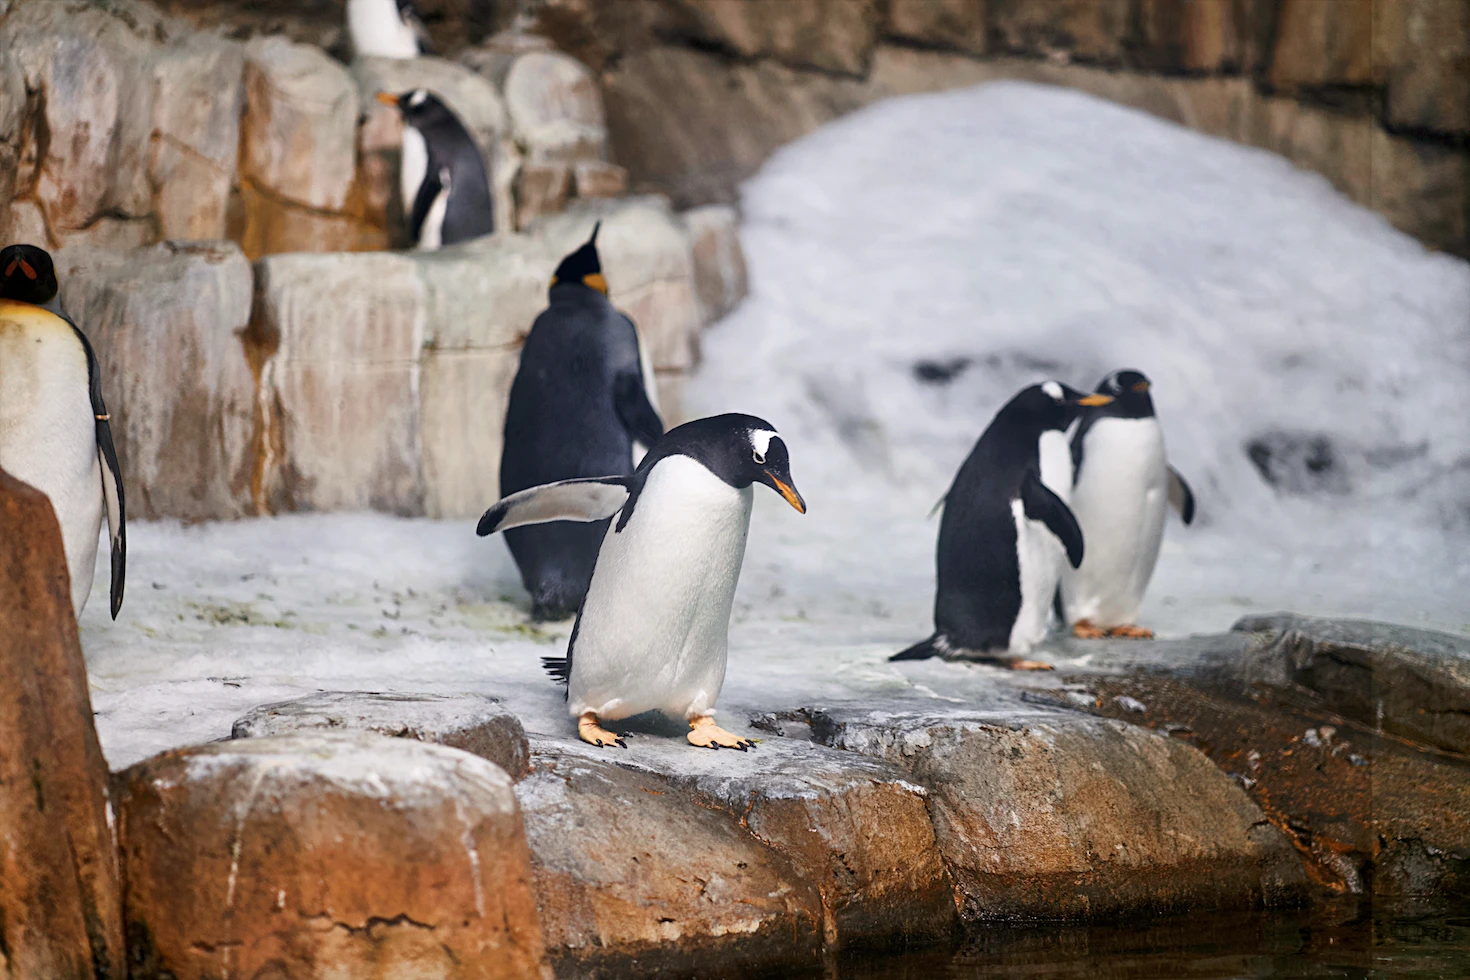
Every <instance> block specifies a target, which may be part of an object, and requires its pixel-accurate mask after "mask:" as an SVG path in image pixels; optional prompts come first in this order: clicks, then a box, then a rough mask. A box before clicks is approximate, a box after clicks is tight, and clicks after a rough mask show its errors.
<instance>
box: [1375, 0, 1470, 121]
mask: <svg viewBox="0 0 1470 980" xmlns="http://www.w3.org/2000/svg"><path fill="white" fill-rule="evenodd" d="M1374 12H1375V14H1377V19H1376V21H1375V23H1374V32H1373V46H1374V51H1375V60H1377V61H1380V62H1382V63H1386V64H1387V65H1388V75H1387V79H1386V81H1387V83H1388V120H1389V122H1391V123H1393V124H1394V125H1395V126H1405V127H1410V128H1413V129H1427V130H1433V131H1435V132H1440V133H1460V134H1464V133H1470V4H1466V3H1464V2H1463V0H1398V2H1396V3H1380V4H1379V5H1378V6H1377V7H1376V8H1375V11H1374Z"/></svg>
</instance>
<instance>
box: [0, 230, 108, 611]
mask: <svg viewBox="0 0 1470 980" xmlns="http://www.w3.org/2000/svg"><path fill="white" fill-rule="evenodd" d="M56 291H57V283H56V268H55V266H54V265H53V264H52V262H51V256H49V255H47V254H46V252H44V251H43V250H41V249H39V248H36V247H35V246H34V245H11V246H9V247H8V248H6V249H4V250H3V251H0V469H4V470H6V471H7V472H9V473H10V475H12V476H14V477H15V478H16V479H19V480H23V481H25V482H26V483H29V484H30V485H31V486H33V487H35V488H36V489H38V490H40V491H41V492H42V493H44V494H46V496H47V497H49V498H51V507H52V509H53V510H55V511H56V520H57V522H58V523H59V524H60V525H61V537H62V542H63V545H64V547H65V549H66V567H67V570H68V572H69V573H70V575H71V601H72V608H73V609H74V610H75V612H76V613H77V615H81V612H82V607H83V606H85V605H86V604H87V597H88V595H90V594H91V592H92V572H93V570H94V569H95V568H96V564H97V534H98V532H99V531H100V530H101V527H102V514H103V512H104V511H106V513H107V525H108V527H109V528H110V529H111V533H112V618H113V619H116V618H117V611H118V609H119V608H121V606H122V599H123V579H124V574H125V570H126V566H127V554H128V541H127V532H126V529H125V527H124V518H123V513H124V512H123V486H122V477H121V473H122V471H121V469H119V467H118V465H117V450H116V449H115V448H113V445H112V428H111V426H110V425H109V424H108V414H107V406H106V405H105V404H103V401H102V378H101V371H100V370H99V368H98V364H97V355H96V354H95V353H94V352H93V351H92V345H91V343H89V342H88V340H87V337H86V335H85V334H83V333H82V331H81V330H80V329H78V327H77V325H76V324H75V323H73V322H72V321H71V318H70V317H67V316H66V315H65V314H64V313H59V312H52V310H51V309H47V308H46V306H45V304H51V305H52V306H53V307H55V304H54V303H53V301H54V300H55V298H56ZM57 309H58V310H59V308H57Z"/></svg>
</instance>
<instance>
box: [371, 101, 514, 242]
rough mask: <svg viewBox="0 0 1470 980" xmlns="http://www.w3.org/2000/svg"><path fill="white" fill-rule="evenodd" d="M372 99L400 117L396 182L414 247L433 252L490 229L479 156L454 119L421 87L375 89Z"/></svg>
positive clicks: (490, 205)
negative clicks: (395, 90) (398, 92)
mask: <svg viewBox="0 0 1470 980" xmlns="http://www.w3.org/2000/svg"><path fill="white" fill-rule="evenodd" d="M378 101H379V102H381V103H383V104H384V105H391V106H397V107H398V111H399V112H400V113H402V115H403V152H402V160H401V163H400V169H399V180H400V188H401V190H402V193H403V207H404V209H405V210H406V211H407V215H408V231H409V235H410V237H412V239H413V241H414V247H415V248H419V249H424V250H433V249H437V248H439V247H441V246H444V245H454V244H457V243H459V242H467V241H469V240H470V239H472V238H479V237H481V236H482V235H488V234H490V233H491V232H493V231H494V230H495V205H494V201H493V199H492V198H491V195H490V178H489V176H488V175H487V174H486V170H485V160H484V158H483V157H481V155H480V148H479V146H477V145H476V144H475V140H474V137H472V136H471V135H470V133H469V130H467V129H466V128H465V125H464V123H462V122H460V120H459V117H458V116H456V115H455V114H454V112H453V111H452V110H451V109H450V108H449V107H448V106H447V105H445V104H444V103H443V102H442V101H441V100H440V99H439V98H438V97H437V96H435V95H434V94H433V93H431V92H429V91H428V90H427V89H421V88H416V89H414V90H412V91H410V92H404V93H402V94H401V95H394V94H392V93H391V92H379V93H378Z"/></svg>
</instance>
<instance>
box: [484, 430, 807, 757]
mask: <svg viewBox="0 0 1470 980" xmlns="http://www.w3.org/2000/svg"><path fill="white" fill-rule="evenodd" d="M753 483H764V484H765V485H766V486H768V487H770V488H771V489H773V490H775V491H776V492H777V493H779V494H780V495H781V496H782V497H784V498H785V499H786V502H787V503H789V504H790V505H791V506H792V507H795V508H796V509H797V510H798V511H799V512H801V513H803V514H804V513H806V504H805V503H804V502H803V501H802V499H801V495H800V494H799V493H797V492H796V488H795V487H794V486H793V485H792V481H791V468H790V461H789V458H788V456H787V451H786V444H785V443H784V442H783V441H782V440H781V437H780V436H779V435H777V434H776V430H775V429H773V428H772V427H771V424H770V423H769V422H767V421H765V420H764V419H758V418H755V417H754V416H750V415H717V416H714V417H712V418H706V419H699V420H697V421H694V422H688V423H685V424H684V425H681V426H678V427H677V428H674V429H671V430H670V431H669V433H668V434H667V435H665V436H664V437H663V439H661V440H660V441H659V442H658V443H657V444H656V445H655V446H654V447H653V448H652V449H651V450H649V452H648V454H647V455H646V456H644V457H643V462H642V463H640V464H639V465H638V469H637V470H636V471H635V472H634V473H633V474H632V475H631V476H607V477H602V478H600V479H590V480H565V481H562V482H560V483H553V484H549V485H547V486H542V487H532V488H531V489H529V490H522V491H521V492H520V493H514V494H511V495H510V496H508V497H506V498H505V499H504V500H501V501H500V502H499V503H497V504H496V505H495V506H494V507H491V508H490V509H489V510H487V511H486V512H485V516H484V517H482V518H480V526H479V528H478V533H479V534H481V535H485V534H490V533H492V532H495V531H499V530H503V529H505V528H513V527H519V526H521V525H524V524H536V523H540V522H543V521H568V520H571V521H606V520H608V519H610V518H612V517H613V516H614V515H617V519H616V520H615V521H613V522H612V523H611V525H610V527H609V529H608V530H607V532H606V534H605V535H604V536H603V539H602V548H601V550H600V551H599V552H598V555H597V568H596V570H595V571H594V572H593V574H592V585H591V588H589V589H588V590H587V601H586V602H584V603H583V604H582V610H581V612H580V613H579V614H578V615H577V624H576V626H575V627H573V629H572V638H571V642H569V643H568V644H567V655H566V657H565V658H560V657H557V658H547V659H546V660H545V663H546V667H547V670H548V671H550V672H551V674H552V676H554V677H557V678H560V679H561V680H563V681H565V682H566V683H567V706H568V708H569V709H570V711H571V714H572V717H574V718H576V719H577V734H578V735H580V736H581V737H582V740H583V741H586V742H590V743H592V744H593V745H619V746H621V745H623V740H622V739H621V738H620V737H619V736H617V735H615V734H614V733H612V732H610V731H608V730H606V729H605V728H603V727H602V726H601V724H600V723H599V722H603V721H617V720H618V719H621V718H630V717H632V716H633V715H637V714H642V713H643V712H645V711H659V712H662V713H663V714H666V715H670V716H672V717H675V718H683V719H684V720H686V721H687V722H688V723H689V728H690V732H689V735H688V738H689V741H690V742H691V743H693V744H694V745H697V746H701V747H707V748H711V749H715V748H720V747H722V746H723V747H724V748H729V749H740V750H742V751H744V750H745V749H747V748H749V747H751V745H752V744H753V743H752V742H750V741H748V740H746V739H743V738H740V737H739V736H736V735H732V734H730V733H729V732H727V731H725V730H724V729H722V728H720V727H719V726H717V725H716V724H715V722H714V707H715V700H716V699H717V698H718V697H719V696H720V687H721V686H722V685H723V684H724V682H725V655H726V652H727V647H728V641H729V637H728V633H729V628H730V607H731V604H732V603H733V602H734V599H735V583H736V582H737V581H738V580H739V578H740V565H741V563H742V562H743V561H744V558H745V536H746V533H747V532H748V531H749V530H750V505H751V499H752V497H753V494H752V491H751V485H752V484H753Z"/></svg>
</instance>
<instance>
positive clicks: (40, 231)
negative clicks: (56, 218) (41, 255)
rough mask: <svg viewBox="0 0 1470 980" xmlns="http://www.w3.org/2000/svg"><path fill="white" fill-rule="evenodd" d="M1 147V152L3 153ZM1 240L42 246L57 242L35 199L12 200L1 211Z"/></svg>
mask: <svg viewBox="0 0 1470 980" xmlns="http://www.w3.org/2000/svg"><path fill="white" fill-rule="evenodd" d="M3 152H4V151H3V149H0V153H3ZM0 241H7V242H29V243H30V244H32V245H39V246H41V247H42V248H48V247H50V248H54V247H55V243H54V240H53V239H52V238H51V234H50V232H48V231H47V229H46V218H45V216H44V215H43V214H41V207H40V205H38V204H37V203H36V202H35V201H12V202H10V207H8V208H6V209H5V210H4V211H3V212H0Z"/></svg>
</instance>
